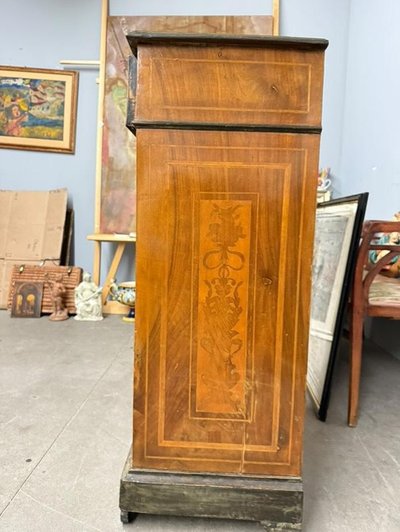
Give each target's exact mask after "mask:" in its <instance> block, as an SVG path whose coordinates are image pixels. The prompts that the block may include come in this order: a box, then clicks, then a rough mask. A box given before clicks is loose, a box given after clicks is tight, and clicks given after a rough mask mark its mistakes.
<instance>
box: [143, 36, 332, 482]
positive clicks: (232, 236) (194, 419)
mask: <svg viewBox="0 0 400 532" xmlns="http://www.w3.org/2000/svg"><path fill="white" fill-rule="evenodd" d="M140 46H141V45H139V47H140ZM150 48H151V49H150ZM163 48H166V49H168V50H169V46H167V45H165V46H164V45H163ZM172 48H176V49H175V50H173V51H171V50H169V51H168V52H166V51H164V50H159V49H158V45H151V47H149V51H147V50H148V49H147V47H146V45H144V47H143V49H144V54H145V55H146V54H147V53H149V54H150V53H151V50H154V51H155V54H156V55H157V54H159V53H161V55H162V57H163V58H165V57H167V56H168V54H169V53H172V52H173V54H175V55H177V54H178V55H180V54H182V55H183V56H184V57H185V58H186V59H188V57H189V56H188V55H187V54H188V53H189V52H190V54H191V56H192V59H194V60H195V59H197V58H200V63H202V61H203V59H204V57H205V55H204V54H206V55H207V57H208V58H209V57H210V54H211V55H212V54H215V53H216V51H217V49H218V48H219V45H218V47H217V48H215V49H214V48H212V47H211V48H210V49H208V47H204V46H199V47H196V46H189V47H186V46H182V47H179V46H176V47H175V46H174V45H172ZM178 48H179V49H178ZM257 50H258V52H257ZM267 52H271V53H273V52H274V51H272V50H266V49H264V48H263V47H260V48H259V49H257V48H255V49H253V48H252V49H248V48H246V49H244V50H242V49H241V48H239V47H236V48H235V47H233V48H232V49H230V50H229V54H230V57H231V61H232V62H233V63H234V62H235V61H238V62H239V63H241V65H242V64H243V58H244V57H245V56H246V57H247V59H248V60H249V57H250V55H251V57H252V61H255V60H256V58H257V57H258V56H260V57H261V58H265V54H266V53H267ZM141 53H142V49H141V48H140V49H139V65H138V66H139V79H141V80H142V81H143V80H144V77H145V76H146V75H147V76H148V78H149V79H152V76H153V74H154V73H152V71H151V68H150V69H148V68H144V73H142V74H140V71H141V68H142V67H143V65H145V63H142V62H141V57H142V55H141ZM223 53H224V54H225V50H224V51H223ZM226 53H228V52H226ZM279 53H280V54H281V55H279V63H282V64H284V63H287V64H296V65H297V64H298V63H299V61H300V58H299V57H298V56H297V53H298V50H297V49H296V50H291V49H290V48H289V49H286V50H285V52H284V53H283V52H282V51H281V52H279ZM301 54H302V58H301V61H302V62H303V63H307V61H309V64H310V65H312V66H310V68H309V72H310V76H311V77H309V78H307V79H308V80H310V79H312V80H314V81H315V83H314V84H313V86H314V85H315V86H316V87H318V88H319V89H318V91H317V92H316V93H314V92H313V91H314V88H311V86H310V85H307V86H306V87H303V81H304V80H303V78H302V74H301V75H300V78H297V74H296V72H297V70H296V68H294V69H291V70H290V72H291V74H293V76H289V75H288V76H287V77H286V75H280V74H279V76H278V77H276V76H275V74H274V73H276V70H275V69H274V68H273V69H272V71H271V72H272V74H271V72H270V71H269V70H268V68H265V70H264V78H265V83H263V81H262V80H260V79H259V77H260V75H261V71H260V70H259V68H258V66H257V68H256V69H253V66H252V65H253V63H251V61H250V60H249V61H250V62H249V64H250V68H248V69H247V67H246V68H245V70H244V71H243V70H241V69H242V66H240V68H239V70H236V69H235V67H234V65H229V68H227V69H224V68H219V67H218V68H217V69H216V70H215V68H214V66H215V65H213V64H212V65H211V66H210V75H208V76H207V75H206V72H203V76H202V80H203V90H202V91H200V90H199V89H198V87H193V86H192V84H191V83H189V82H190V80H191V79H193V78H192V76H193V75H194V74H193V73H194V70H193V66H192V65H189V66H188V71H187V72H181V73H180V80H181V83H172V84H171V85H170V84H165V85H164V95H163V96H162V99H163V101H164V102H170V103H171V105H172V108H173V109H174V111H173V113H172V111H171V114H170V115H169V116H168V122H169V125H168V127H167V128H164V127H163V124H162V123H161V122H162V121H161V122H159V123H157V120H158V119H159V115H158V114H157V113H159V112H160V107H162V105H161V104H160V101H159V100H157V101H158V104H157V105H156V106H155V109H154V110H153V109H150V108H148V107H146V105H147V103H146V102H148V101H151V99H152V97H153V94H152V93H151V91H150V92H149V91H148V90H147V89H148V87H149V85H148V84H146V83H145V82H140V83H139V84H138V94H137V105H138V109H142V110H143V109H148V111H146V112H148V113H149V115H150V116H149V117H147V118H148V120H147V118H146V113H144V112H143V113H142V115H141V116H140V119H141V120H142V121H143V124H145V122H146V120H147V127H145V126H146V124H145V125H142V126H140V127H139V128H138V129H137V132H136V133H137V207H138V218H137V223H138V226H137V266H136V278H137V304H136V309H137V314H136V316H137V317H136V347H135V387H134V435H133V467H135V468H147V469H158V470H167V471H168V470H170V471H183V472H185V471H186V472H211V473H235V474H237V473H239V474H243V475H272V476H293V477H298V476H300V474H301V456H302V432H303V418H304V394H305V374H306V354H307V342H308V325H309V302H310V279H311V258H312V243H313V231H314V216H315V205H316V179H317V175H318V152H319V134H318V133H317V131H316V128H315V126H317V125H319V124H320V116H319V114H320V105H321V86H322V80H321V78H322V69H323V57H322V51H321V50H319V52H318V54H319V57H318V58H317V57H316V54H315V51H314V50H309V51H306V50H303V51H302V52H301ZM318 54H317V55H318ZM149 57H150V56H149ZM274 57H275V56H274ZM269 59H270V57H269ZM275 59H276V60H277V61H278V56H276V57H275ZM263 60H264V59H262V61H263ZM207 61H208V59H207ZM172 68H173V67H172ZM179 68H180V67H179ZM178 70H179V69H178ZM158 71H159V70H158ZM239 71H240V73H241V74H242V73H243V72H245V74H246V76H247V78H246V83H245V87H246V90H247V88H248V87H252V91H250V92H247V93H245V94H241V92H242V89H243V86H242V85H241V84H240V83H236V81H237V78H236V77H235V76H236V74H235V73H237V72H239ZM176 72H177V71H176ZM186 74H187V75H186ZM141 75H142V78H140V76H141ZM166 75H167V74H166ZM168 76H169V74H168V75H167V77H168ZM252 76H253V77H254V80H253V81H254V83H252V82H251V78H252ZM293 78H296V80H297V81H295V80H294V79H293ZM168 79H169V78H168ZM285 79H286V81H287V82H290V83H292V81H293V87H296V90H298V92H299V94H298V95H297V96H295V97H294V96H291V95H290V98H291V99H290V101H289V100H288V99H286V100H285V101H286V104H287V106H286V107H287V108H290V109H291V111H290V113H291V114H293V113H292V110H293V106H295V105H300V107H301V106H302V105H303V103H301V102H304V101H307V102H308V103H307V113H305V114H304V117H305V118H304V121H303V122H302V123H303V127H304V132H302V133H299V132H298V130H296V126H297V125H298V124H295V123H290V121H289V125H291V126H292V128H293V129H292V131H291V132H273V131H271V132H261V131H254V130H252V129H251V127H248V126H247V125H245V127H243V124H244V123H246V124H247V123H248V121H250V122H251V123H253V122H255V121H256V120H257V119H256V116H257V114H258V110H259V109H260V108H261V107H262V106H263V105H264V106H265V107H268V108H270V109H272V112H271V113H270V114H268V113H264V114H263V117H264V118H263V122H262V123H263V125H265V126H268V125H269V124H271V123H273V125H274V126H275V128H278V129H279V126H280V124H279V123H278V118H279V116H281V124H285V126H287V124H288V122H287V117H286V116H285V117H284V114H285V110H286V107H285V101H284V100H282V94H290V88H288V87H286V86H285ZM298 79H301V80H303V81H302V82H301V83H300V82H299V81H298ZM185 80H186V81H185ZM271 83H272V84H274V85H276V88H277V89H278V92H276V91H274V90H272V92H273V93H274V94H276V95H277V96H276V97H277V98H278V99H280V103H279V105H275V104H273V103H271V102H275V100H274V98H275V96H274V95H271V94H270V93H269V94H267V95H265V96H264V95H263V94H261V93H262V92H263V91H264V92H265V87H270V86H271ZM227 87H231V89H230V91H231V92H230V94H231V100H230V101H231V106H232V107H233V109H232V110H231V111H229V109H228V108H227V106H228V105H229V91H228V89H227ZM213 90H214V91H216V92H217V93H218V96H216V97H215V98H214V100H212V98H213V95H212V92H213ZM258 92H260V94H258ZM254 93H257V94H256V95H255V96H253V94H254ZM246 94H247V96H246ZM305 95H308V96H307V97H305ZM159 97H160V98H161V96H160V95H159ZM206 99H210V100H212V105H210V108H211V109H209V110H207V109H206V105H205V103H206ZM314 99H315V102H314ZM295 101H296V102H298V103H296V104H293V102H295ZM176 102H178V103H179V102H183V105H182V106H179V104H178V105H175V104H176ZM191 102H192V103H191ZM254 102H256V105H255V104H254ZM299 102H300V103H299ZM252 105H254V108H251V106H252ZM188 108H189V109H190V113H189V114H190V116H189V115H188V116H186V118H185V121H186V126H185V127H186V128H187V130H183V129H180V130H179V127H181V125H182V115H181V112H182V110H183V111H184V112H186V110H187V109H188ZM243 109H244V112H245V113H247V114H246V118H245V120H242V121H241V119H240V116H241V110H243ZM151 113H153V114H151ZM196 113H197V114H196ZM210 116H211V118H210ZM174 117H175V119H176V124H177V129H169V128H170V127H173V123H174V122H173V121H174ZM253 118H254V120H253ZM190 120H192V122H191V121H190ZM274 120H275V122H274ZM205 122H207V124H208V127H209V126H210V124H211V126H210V127H214V128H215V130H214V131H202V130H201V127H202V123H203V124H204V123H205ZM226 122H230V123H231V124H234V126H235V127H236V128H237V131H221V129H223V127H224V124H225V123H226ZM258 124H260V122H258ZM190 128H192V129H190ZM307 128H310V131H311V130H312V131H313V132H312V133H307Z"/></svg>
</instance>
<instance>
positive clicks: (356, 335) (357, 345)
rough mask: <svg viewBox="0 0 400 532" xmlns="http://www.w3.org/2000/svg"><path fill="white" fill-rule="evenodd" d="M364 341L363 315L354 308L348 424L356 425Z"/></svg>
mask: <svg viewBox="0 0 400 532" xmlns="http://www.w3.org/2000/svg"><path fill="white" fill-rule="evenodd" d="M362 341H363V315H362V314H361V313H359V312H357V310H355V309H353V312H352V318H351V331H350V383H349V411H348V425H349V426H350V427H356V426H357V421H358V400H359V394H360V378H361V359H362Z"/></svg>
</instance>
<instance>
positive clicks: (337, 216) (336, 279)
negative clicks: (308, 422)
mask: <svg viewBox="0 0 400 532" xmlns="http://www.w3.org/2000/svg"><path fill="white" fill-rule="evenodd" d="M367 202H368V192H364V193H361V194H355V195H352V196H346V197H343V198H338V199H334V200H331V201H326V202H323V203H320V204H318V206H317V215H316V230H315V240H314V260H313V274H312V295H311V317H310V324H311V325H310V337H309V350H308V369H307V388H308V391H309V393H310V396H311V399H312V401H313V403H314V407H315V410H316V414H317V417H318V418H319V419H320V420H321V421H326V418H327V412H328V407H329V400H330V395H331V386H332V377H333V371H334V366H335V361H336V357H337V351H338V347H339V341H340V337H341V335H342V332H343V326H344V318H345V315H346V308H347V304H348V300H349V296H350V289H351V285H352V280H353V276H354V268H355V262H356V257H357V250H358V246H359V242H360V237H361V231H362V225H363V222H364V217H365V211H366V207H367Z"/></svg>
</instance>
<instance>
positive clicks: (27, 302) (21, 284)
mask: <svg viewBox="0 0 400 532" xmlns="http://www.w3.org/2000/svg"><path fill="white" fill-rule="evenodd" d="M13 288H14V296H13V300H12V305H11V317H12V318H39V317H40V309H41V306H42V295H43V283H42V282H26V281H15V282H14V283H13Z"/></svg>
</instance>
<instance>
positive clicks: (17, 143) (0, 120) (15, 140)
mask: <svg viewBox="0 0 400 532" xmlns="http://www.w3.org/2000/svg"><path fill="white" fill-rule="evenodd" d="M77 93H78V73H77V72H73V71H70V70H66V71H64V70H46V69H38V68H37V69H33V68H25V67H5V66H0V148H15V149H20V150H40V151H54V152H63V153H74V151H75V129H76V107H77Z"/></svg>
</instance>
